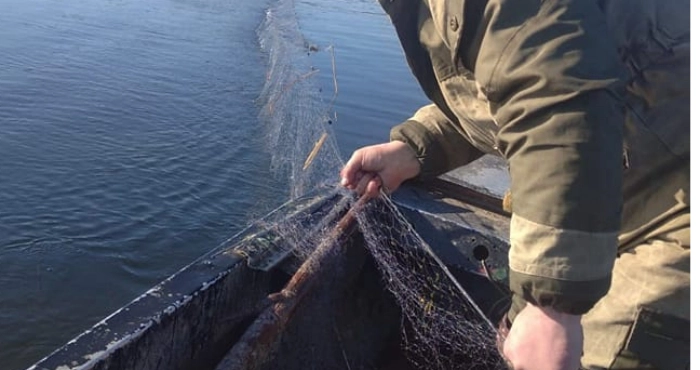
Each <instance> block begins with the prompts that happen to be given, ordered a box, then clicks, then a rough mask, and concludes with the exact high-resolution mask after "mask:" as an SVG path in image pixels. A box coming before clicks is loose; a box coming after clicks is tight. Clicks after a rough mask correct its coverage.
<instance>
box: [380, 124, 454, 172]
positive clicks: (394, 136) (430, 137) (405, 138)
mask: <svg viewBox="0 0 700 370" xmlns="http://www.w3.org/2000/svg"><path fill="white" fill-rule="evenodd" d="M389 138H390V140H391V141H395V140H397V141H402V142H404V143H406V144H408V146H410V147H411V148H412V149H413V152H414V153H416V158H417V159H418V162H419V163H420V173H419V175H418V177H419V178H422V179H426V178H433V177H437V176H439V175H441V174H443V173H445V172H447V171H449V168H448V163H449V158H448V157H447V155H446V153H445V152H444V151H443V150H442V149H441V146H440V145H438V142H439V140H440V137H437V136H436V135H434V134H433V133H432V132H430V130H427V129H426V128H425V127H424V126H423V125H422V124H421V123H420V122H418V121H414V120H408V121H405V122H404V123H402V124H400V125H397V126H395V127H393V128H392V129H391V133H390V135H389Z"/></svg>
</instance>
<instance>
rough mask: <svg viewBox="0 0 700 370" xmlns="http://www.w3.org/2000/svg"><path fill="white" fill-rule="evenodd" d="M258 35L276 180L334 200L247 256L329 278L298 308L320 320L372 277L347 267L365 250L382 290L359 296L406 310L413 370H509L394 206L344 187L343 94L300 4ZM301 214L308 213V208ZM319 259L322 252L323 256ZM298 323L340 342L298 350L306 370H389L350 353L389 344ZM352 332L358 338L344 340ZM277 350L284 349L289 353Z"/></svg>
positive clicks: (290, 220)
mask: <svg viewBox="0 0 700 370" xmlns="http://www.w3.org/2000/svg"><path fill="white" fill-rule="evenodd" d="M258 34H259V38H260V44H261V47H262V50H263V51H264V53H265V55H266V56H267V57H268V64H269V68H268V73H267V76H266V81H265V86H264V89H263V91H262V93H261V95H260V98H259V104H260V118H261V122H263V124H265V126H266V129H267V133H268V140H267V142H268V145H269V150H270V152H271V154H272V166H271V169H272V173H273V174H274V176H277V177H279V178H287V179H289V183H290V193H289V196H290V200H296V199H300V198H303V197H305V196H308V194H310V193H311V194H313V193H314V192H315V191H318V189H323V188H326V189H328V188H330V189H333V190H332V191H330V192H327V194H328V195H326V200H328V199H329V198H330V199H331V200H332V201H331V202H328V201H326V202H324V203H323V204H326V206H324V207H321V208H318V209H315V210H314V211H313V212H301V211H300V212H299V213H298V214H294V210H292V211H290V212H288V214H286V215H285V216H284V217H279V218H274V217H273V218H268V219H264V220H262V221H260V222H261V223H264V224H265V225H266V228H265V230H267V231H266V232H265V233H263V234H260V235H256V236H255V238H257V239H258V240H257V242H255V243H247V244H245V247H242V249H244V250H241V251H240V253H241V254H244V255H246V256H248V257H249V263H251V264H252V265H255V263H258V262H255V261H267V260H266V259H265V258H261V256H263V255H265V254H266V253H267V254H275V255H280V254H282V255H284V252H287V253H291V254H294V255H295V256H296V257H297V258H296V260H298V261H304V265H302V266H301V269H307V270H305V271H307V272H308V273H309V274H316V275H320V276H323V278H322V279H321V281H319V282H316V284H315V285H314V286H313V291H314V293H313V294H312V297H311V298H309V299H306V300H302V303H300V304H299V305H300V306H301V307H303V306H304V305H307V306H308V305H311V306H313V305H316V306H317V308H318V310H317V311H316V312H321V308H323V307H326V308H327V307H328V306H329V305H331V306H332V305H333V301H334V300H335V296H336V295H338V294H344V295H346V296H347V295H352V294H354V293H353V292H352V289H351V288H349V286H350V285H347V286H345V287H341V288H339V285H338V284H342V281H340V280H342V278H341V277H342V276H347V272H348V270H352V269H355V270H358V271H359V270H362V269H363V268H364V267H362V266H361V265H362V264H359V265H358V264H354V265H353V263H352V262H351V261H353V260H355V259H351V258H348V255H349V254H353V253H357V250H356V249H362V247H364V248H366V249H365V250H366V251H368V256H369V257H368V258H367V259H368V260H370V262H368V264H371V265H372V266H374V267H375V268H376V271H377V275H378V276H376V278H377V280H378V281H375V282H374V283H366V284H360V286H361V287H364V289H370V290H371V289H381V290H382V291H383V292H390V293H391V295H392V296H393V301H394V302H395V305H396V307H397V308H398V310H399V312H397V315H396V317H397V319H396V320H397V323H396V324H397V327H399V328H400V329H399V331H400V337H401V343H402V350H403V354H404V356H405V357H406V359H408V361H407V362H406V365H405V366H409V367H412V368H421V369H477V368H480V369H481V368H483V369H499V368H506V366H505V363H504V362H503V360H502V357H501V356H500V355H499V352H498V350H497V346H496V331H495V329H494V327H493V324H492V323H491V321H489V319H488V318H487V317H486V315H484V313H483V312H482V311H481V309H480V308H479V307H478V305H477V304H475V302H474V301H473V300H472V299H471V298H470V295H469V294H468V293H467V292H466V291H465V290H464V288H463V287H462V286H460V284H459V283H458V282H457V280H456V279H455V277H454V276H453V275H452V273H451V272H450V270H449V269H448V268H447V267H446V266H445V264H443V263H442V262H441V261H440V259H439V258H437V256H436V255H435V254H434V253H433V251H432V250H431V248H430V246H429V245H427V244H426V243H425V242H424V241H423V239H421V237H420V235H418V234H417V233H416V231H415V230H414V229H413V228H412V226H411V224H410V223H409V222H408V221H407V220H406V219H405V218H404V217H403V215H402V214H401V212H400V211H399V210H398V209H397V208H396V207H395V206H394V204H392V202H391V200H390V198H389V197H387V196H385V195H382V196H381V197H379V198H378V199H373V200H371V201H368V202H367V203H363V204H358V201H357V196H356V195H354V194H352V193H351V192H348V191H345V190H343V189H341V188H339V187H338V185H337V183H338V172H339V170H340V168H341V167H342V165H343V163H344V161H343V160H342V158H341V156H340V154H339V153H340V152H339V150H338V147H337V144H336V141H335V138H334V135H333V131H332V123H333V122H334V120H333V118H332V117H333V111H332V106H333V101H334V99H335V97H336V95H337V93H338V86H337V83H336V82H335V81H336V80H335V73H336V71H335V59H334V54H333V48H332V47H317V46H313V45H311V44H310V43H309V42H307V41H306V40H305V39H304V37H303V35H302V32H301V31H300V27H299V24H298V21H297V17H296V15H295V5H294V2H293V1H292V0H280V1H277V2H276V3H274V5H273V6H272V7H271V8H270V9H269V10H268V11H267V13H266V18H265V20H264V22H263V23H262V24H261V26H260V28H259V30H258ZM310 53H327V55H328V58H327V60H328V64H327V65H324V66H312V65H311V62H310V58H309V54H310ZM323 74H325V75H326V76H329V75H330V78H331V80H332V81H333V85H334V86H333V89H332V92H331V93H326V94H323V93H322V91H321V90H320V88H319V81H318V78H319V76H320V75H323ZM341 89H342V87H341ZM329 95H330V97H329ZM309 199H317V198H313V197H309ZM309 202H311V200H310V201H309ZM304 204H305V203H303V202H302V205H304ZM328 204H331V205H330V206H329V205H328ZM300 209H306V208H304V207H303V206H301V207H300ZM349 209H351V210H350V211H348V210H349ZM289 214H292V216H289ZM347 214H351V215H352V216H350V218H353V223H352V225H346V226H344V227H343V228H342V230H339V228H338V223H339V222H340V221H342V220H343V219H345V218H347V217H345V215H347ZM353 231H358V232H353ZM352 235H354V236H352ZM358 235H359V236H358ZM320 249H324V250H323V251H322V252H319V250H320ZM271 250H272V251H274V253H271V252H270V251H271ZM364 253H366V252H364ZM267 262H269V261H267ZM267 262H265V263H267ZM260 263H262V262H260ZM293 279H294V277H293ZM379 281H381V284H378V282H379ZM354 286H357V283H355V284H354ZM304 289H307V288H304ZM283 293H284V292H283ZM293 293H294V294H297V295H299V294H300V293H299V292H293ZM294 294H291V295H294ZM385 295H386V294H385ZM359 296H360V295H359V294H358V297H359ZM344 302H345V306H343V307H335V308H334V310H335V311H336V312H337V311H338V310H346V311H355V312H357V311H361V310H362V309H363V308H362V307H365V306H371V305H372V304H375V305H376V304H378V303H376V302H374V303H372V302H362V301H361V299H360V298H357V299H351V300H347V299H345V301H344ZM348 302H350V303H348ZM364 303H367V304H366V305H365V304H364ZM348 305H350V306H352V307H349V306H348ZM387 309H388V308H387ZM296 310H298V311H300V310H301V308H296ZM375 310H376V308H375ZM311 312H314V311H313V310H312V311H311ZM358 316H359V315H358ZM299 320H301V322H302V324H303V325H307V326H311V327H314V328H315V329H314V330H315V332H314V334H313V335H312V336H311V337H314V338H334V339H336V340H326V339H323V340H320V341H319V340H315V341H314V340H312V339H311V338H310V339H309V341H308V343H296V344H295V345H297V346H301V347H302V348H304V349H303V351H304V356H305V360H304V361H306V362H307V363H308V368H319V369H321V368H335V367H332V366H334V365H331V364H324V363H320V362H319V361H320V360H318V359H320V358H322V356H315V355H314V353H319V352H322V351H340V352H341V353H342V354H343V361H342V363H343V366H342V368H348V369H359V368H381V365H377V364H371V363H368V362H367V361H364V360H363V359H357V358H354V357H353V356H352V353H355V352H358V351H355V350H354V349H357V346H363V345H364V346H371V345H372V346H378V345H382V343H378V341H373V339H372V338H364V340H363V341H360V342H365V343H354V344H351V343H349V342H350V341H349V340H344V337H343V334H341V333H339V330H338V326H337V323H336V322H335V321H334V320H333V319H332V318H330V317H329V316H323V315H317V316H312V317H304V318H301V319H299ZM349 330H352V328H351V327H350V328H345V329H344V330H343V331H344V332H347V331H349ZM354 342H358V341H354ZM278 345H282V346H284V343H282V344H278ZM306 346H308V347H306ZM353 348H354V349H353ZM266 351H271V349H269V348H268V349H266ZM397 368H399V367H397ZM400 368H407V367H400Z"/></svg>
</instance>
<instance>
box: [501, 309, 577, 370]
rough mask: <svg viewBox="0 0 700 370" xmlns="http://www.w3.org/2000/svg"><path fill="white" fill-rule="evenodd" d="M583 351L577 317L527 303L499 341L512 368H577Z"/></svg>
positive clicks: (520, 369) (566, 369) (573, 369)
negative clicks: (501, 342)
mask: <svg viewBox="0 0 700 370" xmlns="http://www.w3.org/2000/svg"><path fill="white" fill-rule="evenodd" d="M582 353H583V328H582V326H581V316H577V315H568V314H565V313H561V312H557V311H555V310H554V309H552V308H549V307H537V306H534V305H532V304H530V303H528V304H527V305H526V306H525V308H524V309H523V310H522V311H520V313H519V314H518V316H516V317H515V320H514V321H513V325H512V326H511V328H510V332H509V333H508V336H507V337H506V339H505V342H504V343H503V354H504V355H505V357H506V358H507V359H508V361H510V364H511V366H512V367H513V369H514V370H535V369H536V370H578V369H579V368H580V366H581V355H582Z"/></svg>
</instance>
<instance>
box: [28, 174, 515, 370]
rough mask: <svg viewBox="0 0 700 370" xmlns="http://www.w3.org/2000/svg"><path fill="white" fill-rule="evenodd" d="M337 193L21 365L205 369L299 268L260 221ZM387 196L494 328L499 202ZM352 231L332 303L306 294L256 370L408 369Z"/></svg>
mask: <svg viewBox="0 0 700 370" xmlns="http://www.w3.org/2000/svg"><path fill="white" fill-rule="evenodd" d="M447 194H449V196H448V195H447ZM340 196H341V195H340V194H339V191H338V189H326V190H324V191H319V192H316V193H314V194H310V195H308V196H305V197H302V198H300V199H296V200H294V201H292V202H289V203H288V204H285V205H283V206H282V207H280V208H279V209H277V210H275V211H274V212H272V213H271V214H270V215H268V216H267V217H266V218H265V219H263V220H262V221H261V222H258V223H255V224H253V225H251V226H249V227H248V228H247V229H245V230H243V231H242V232H241V233H239V234H238V235H236V236H234V237H233V238H232V239H231V240H229V241H228V242H227V243H225V244H224V245H222V246H220V247H218V248H216V249H215V250H213V251H211V252H210V253H208V254H207V255H205V256H203V257H201V258H200V259H198V260H196V261H195V262H193V263H192V264H190V265H188V266H187V267H185V268H183V269H182V270H180V271H179V272H177V273H176V274H174V275H173V276H171V277H169V278H168V279H166V280H165V281H163V282H161V283H160V284H158V285H157V286H155V287H153V288H152V289H150V290H149V291H147V292H145V293H144V294H143V295H141V296H140V297H138V298H136V299H135V300H134V301H132V302H131V303H129V304H128V305H126V306H124V307H123V308H121V309H119V310H117V311H116V312H114V313H113V314H112V315H110V316H109V317H107V318H105V319H104V320H103V321H101V322H99V323H97V324H96V325H95V326H93V327H92V328H91V329H89V330H87V331H86V332H84V333H82V334H81V335H79V336H78V337H76V338H75V339H73V340H71V341H70V342H69V343H67V344H65V345H64V346H62V347H61V348H59V349H57V350H56V351H55V352H53V353H52V354H50V355H49V356H47V357H46V358H44V359H42V360H41V361H39V362H38V363H36V364H35V365H33V366H32V367H31V368H30V369H33V370H47V369H50V370H70V369H112V370H125V369H143V370H161V369H163V370H165V369H167V370H185V369H203V370H206V369H215V368H216V367H217V364H219V363H220V361H221V360H222V358H223V357H224V356H225V355H226V354H227V352H229V351H230V349H231V348H232V346H234V344H236V343H237V341H239V340H240V338H241V335H242V334H243V333H244V331H245V330H246V328H247V327H248V326H249V325H251V322H253V320H255V318H256V316H257V315H259V314H260V309H261V308H260V302H263V301H265V299H266V297H268V295H270V294H271V293H274V292H277V291H279V290H280V289H281V288H282V287H283V286H284V285H285V284H286V283H287V281H288V280H289V279H290V276H291V275H292V274H293V273H294V272H295V270H296V269H297V268H298V267H299V265H300V261H299V260H298V259H297V258H296V257H295V256H294V255H293V254H290V253H289V252H287V251H286V250H287V248H283V246H282V245H281V244H282V243H284V241H283V240H281V238H279V235H275V231H274V228H271V227H270V223H269V222H265V220H266V219H267V220H280V219H285V220H288V221H291V222H297V223H302V224H307V225H312V224H313V223H317V222H319V220H320V219H321V218H322V217H324V215H326V214H328V212H329V209H330V208H331V207H333V205H334V204H335V203H337V200H338V198H339V197H340ZM392 200H393V203H394V204H395V205H396V206H397V207H398V209H399V210H400V211H401V213H402V214H403V215H404V217H405V218H406V220H408V221H409V222H410V224H411V225H412V226H413V228H414V229H415V230H416V231H417V233H418V234H419V235H420V236H421V237H422V238H423V239H424V240H425V241H426V243H427V244H428V245H430V247H431V248H432V250H433V251H434V252H435V254H436V255H437V256H438V257H439V258H440V259H441V260H442V261H443V262H444V263H445V264H446V265H447V267H448V268H449V270H450V271H451V272H452V274H453V275H454V276H455V277H456V278H457V280H458V281H459V282H460V283H461V285H462V286H463V287H464V288H465V290H467V291H468V292H469V294H470V295H471V297H472V298H473V299H474V301H476V303H477V304H478V305H479V307H480V308H481V310H482V311H483V312H484V313H486V314H487V315H488V316H489V319H490V320H492V321H493V322H496V321H497V320H498V319H499V318H500V317H501V316H502V314H503V313H504V309H506V308H507V302H505V303H504V294H503V293H501V292H502V291H501V290H499V289H498V284H499V283H498V281H499V280H503V279H504V278H505V276H504V272H505V271H506V270H505V266H506V251H507V242H506V241H507V232H508V224H509V220H508V217H507V214H505V213H504V212H503V211H502V210H501V208H500V200H499V199H496V198H493V197H489V196H484V195H483V194H479V193H477V192H474V191H470V190H469V189H467V188H465V187H462V186H460V185H458V184H455V183H454V182H449V181H444V180H435V181H433V182H430V183H420V184H407V185H404V186H403V187H402V188H401V189H400V190H399V191H397V192H396V193H395V194H393V195H392ZM356 234H357V231H355V232H353V233H350V234H349V235H348V237H347V239H345V240H346V241H345V243H346V244H347V251H348V252H347V254H348V258H347V268H344V269H343V271H344V272H343V274H342V276H341V278H340V279H336V282H335V283H334V284H335V287H334V289H337V290H338V291H342V294H338V295H337V297H339V298H338V299H340V300H341V302H340V304H338V305H335V306H333V307H334V308H333V309H329V308H328V307H326V306H324V305H323V304H322V303H320V304H319V303H314V299H313V298H314V295H313V294H311V295H310V296H311V298H309V299H308V301H309V302H304V303H303V304H302V305H300V306H299V307H298V308H297V309H296V310H294V313H293V314H292V317H291V319H290V321H289V323H288V324H287V325H286V327H285V329H284V332H283V333H282V338H281V339H280V342H279V346H278V349H277V351H276V352H275V355H274V358H271V359H268V360H267V362H266V363H265V364H263V365H260V366H259V368H264V369H290V370H293V369H313V368H324V369H410V368H411V366H412V365H411V364H410V363H409V362H408V361H407V360H406V358H405V356H404V354H403V352H402V350H401V345H400V341H401V333H400V332H401V329H400V324H401V311H400V309H399V307H397V305H396V303H395V302H394V300H393V298H392V296H391V295H390V294H388V293H387V291H386V290H384V289H383V287H382V284H381V281H380V275H379V273H378V271H377V267H376V266H375V265H374V264H373V263H371V258H369V256H368V253H367V252H366V250H365V249H364V248H363V245H362V243H363V239H362V238H361V237H357V235H356ZM245 245H254V246H256V247H257V248H258V249H259V250H261V251H262V252H261V253H260V254H258V255H257V256H255V257H253V256H246V255H244V253H240V252H239V251H240V250H241V248H240V247H241V246H245ZM484 268H486V269H484ZM494 279H495V280H496V282H494ZM506 300H507V298H506Z"/></svg>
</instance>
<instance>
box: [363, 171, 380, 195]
mask: <svg viewBox="0 0 700 370" xmlns="http://www.w3.org/2000/svg"><path fill="white" fill-rule="evenodd" d="M381 189H382V179H381V178H380V177H379V176H376V175H375V176H374V177H373V178H372V179H371V180H369V183H368V184H367V194H368V195H369V196H370V197H372V198H376V197H378V196H379V192H380V190H381Z"/></svg>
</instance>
